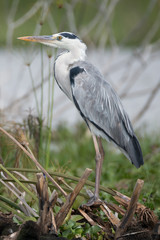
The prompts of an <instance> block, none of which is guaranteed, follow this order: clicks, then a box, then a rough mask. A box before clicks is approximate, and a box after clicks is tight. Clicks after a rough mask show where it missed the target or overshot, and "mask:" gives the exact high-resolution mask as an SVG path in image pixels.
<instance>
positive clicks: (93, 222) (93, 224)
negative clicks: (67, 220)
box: [78, 208, 102, 228]
mask: <svg viewBox="0 0 160 240" xmlns="http://www.w3.org/2000/svg"><path fill="white" fill-rule="evenodd" d="M78 211H79V212H80V214H81V215H82V216H83V217H84V218H85V219H86V220H87V222H89V223H90V224H91V225H92V226H95V225H97V226H99V227H101V226H100V225H98V224H97V223H96V222H95V221H93V219H92V218H91V217H89V216H88V214H87V213H86V212H85V211H83V210H82V209H81V208H78ZM101 228H102V227H101Z"/></svg>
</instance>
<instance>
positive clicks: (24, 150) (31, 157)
mask: <svg viewBox="0 0 160 240" xmlns="http://www.w3.org/2000/svg"><path fill="white" fill-rule="evenodd" d="M0 131H1V132H3V133H4V134H5V135H7V136H8V137H9V138H10V139H11V140H12V141H13V142H14V143H16V144H17V145H18V147H20V148H21V149H22V150H23V152H24V153H25V154H26V155H27V156H28V157H30V159H32V161H33V162H34V163H35V164H36V166H37V167H39V169H41V171H42V172H43V173H44V174H45V175H46V176H47V177H48V178H49V179H50V181H51V182H52V183H53V184H54V185H55V186H56V187H57V188H58V189H59V190H60V191H61V193H62V194H63V195H64V196H65V197H66V196H67V193H66V192H65V191H64V190H63V189H62V188H61V187H60V186H59V185H58V183H57V182H56V181H55V180H54V179H53V178H52V177H51V176H50V175H49V173H48V172H47V171H46V170H45V169H44V168H43V167H42V166H41V165H40V163H39V162H38V161H37V159H36V158H35V157H34V156H32V155H31V154H30V153H29V152H28V151H27V150H26V149H25V148H24V147H23V146H22V145H21V144H20V143H19V142H18V141H17V140H16V139H15V138H14V137H13V136H12V135H11V134H9V133H8V132H7V131H5V130H4V129H3V128H1V127H0Z"/></svg>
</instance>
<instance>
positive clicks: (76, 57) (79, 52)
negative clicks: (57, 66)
mask: <svg viewBox="0 0 160 240" xmlns="http://www.w3.org/2000/svg"><path fill="white" fill-rule="evenodd" d="M86 49H87V47H86V45H85V44H84V43H82V42H79V44H78V45H76V46H71V47H70V48H69V49H68V52H66V53H65V54H64V55H63V57H64V58H63V60H64V64H66V65H71V64H73V63H74V62H76V61H84V60H85V57H86Z"/></svg>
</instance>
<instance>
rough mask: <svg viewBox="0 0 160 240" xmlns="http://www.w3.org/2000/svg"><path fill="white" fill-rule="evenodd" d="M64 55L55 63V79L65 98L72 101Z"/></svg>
mask: <svg viewBox="0 0 160 240" xmlns="http://www.w3.org/2000/svg"><path fill="white" fill-rule="evenodd" d="M65 54H67V53H63V54H62V55H60V56H59V57H58V58H57V60H56V62H55V69H54V70H55V73H54V74H55V78H56V81H57V82H58V84H59V86H60V87H61V88H62V90H63V91H64V93H65V94H66V95H67V97H68V98H69V99H70V100H71V101H72V100H73V99H72V92H71V87H70V76H69V68H68V66H69V65H68V64H67V63H66V61H65Z"/></svg>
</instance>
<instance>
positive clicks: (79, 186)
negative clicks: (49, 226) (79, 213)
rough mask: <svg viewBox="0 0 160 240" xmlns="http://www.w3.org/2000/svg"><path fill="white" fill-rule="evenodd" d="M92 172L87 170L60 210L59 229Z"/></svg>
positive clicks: (58, 216) (57, 218)
mask: <svg viewBox="0 0 160 240" xmlns="http://www.w3.org/2000/svg"><path fill="white" fill-rule="evenodd" d="M91 172H92V170H91V169H89V168H86V170H85V172H84V174H83V176H82V177H81V179H80V180H79V182H78V184H77V185H76V187H75V188H74V190H73V192H72V193H70V194H69V195H68V196H67V198H66V202H65V203H64V204H63V206H62V208H61V209H60V211H59V212H58V214H57V216H56V224H57V228H59V227H60V226H61V225H62V223H63V221H64V219H65V217H66V216H67V214H68V212H69V210H70V208H71V207H72V205H73V203H74V201H75V199H76V197H77V195H78V194H79V192H80V191H81V189H82V187H83V186H84V184H85V182H86V180H87V178H88V177H89V175H90V173H91Z"/></svg>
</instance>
